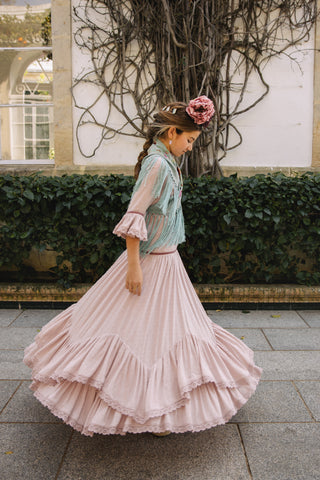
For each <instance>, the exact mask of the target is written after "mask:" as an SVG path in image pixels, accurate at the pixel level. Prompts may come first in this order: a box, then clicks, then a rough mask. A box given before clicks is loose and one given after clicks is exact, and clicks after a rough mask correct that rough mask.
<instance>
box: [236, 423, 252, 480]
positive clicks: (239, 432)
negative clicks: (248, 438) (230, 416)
mask: <svg viewBox="0 0 320 480" xmlns="http://www.w3.org/2000/svg"><path fill="white" fill-rule="evenodd" d="M237 432H238V435H239V438H240V443H241V448H242V451H243V454H244V458H245V460H246V465H247V470H248V474H249V478H250V479H251V480H253V476H252V471H251V467H250V463H249V459H248V456H247V452H246V448H245V446H244V442H243V438H242V435H241V430H240V427H239V424H237Z"/></svg>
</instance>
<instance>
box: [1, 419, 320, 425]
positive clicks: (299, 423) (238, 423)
mask: <svg viewBox="0 0 320 480" xmlns="http://www.w3.org/2000/svg"><path fill="white" fill-rule="evenodd" d="M2 423H6V422H2ZM228 423H232V424H233V425H248V424H249V425H279V424H281V425H314V424H315V423H320V422H318V421H315V422H314V421H312V420H308V421H304V422H303V421H301V420H300V421H299V420H297V421H294V422H289V421H288V422H283V421H282V422H281V421H279V422H275V421H273V422H255V421H252V420H247V421H246V420H243V421H241V420H237V421H236V422H235V421H232V420H229V422H228Z"/></svg>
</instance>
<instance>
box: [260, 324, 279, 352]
mask: <svg viewBox="0 0 320 480" xmlns="http://www.w3.org/2000/svg"><path fill="white" fill-rule="evenodd" d="M260 330H261V332H262V335H263V336H264V338H265V340H266V341H267V343H268V345H269V346H270V348H271V351H275V349H274V348H273V345H272V344H271V342H270V340H269V338H268V337H267V335H266V334H265V333H264V329H263V328H261V329H260Z"/></svg>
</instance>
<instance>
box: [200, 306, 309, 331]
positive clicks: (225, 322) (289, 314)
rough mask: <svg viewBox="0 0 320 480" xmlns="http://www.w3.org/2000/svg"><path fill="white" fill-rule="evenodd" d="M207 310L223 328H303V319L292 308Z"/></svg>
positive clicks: (304, 325) (213, 319)
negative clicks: (244, 310)
mask: <svg viewBox="0 0 320 480" xmlns="http://www.w3.org/2000/svg"><path fill="white" fill-rule="evenodd" d="M246 311H248V312H249V313H243V311H241V310H221V311H220V312H217V311H214V310H208V311H207V314H208V315H209V317H210V318H211V320H212V321H213V322H215V323H217V324H218V325H221V327H223V328H299V327H300V328H303V327H306V326H307V325H306V323H305V321H304V320H303V319H302V318H301V317H300V316H299V315H298V313H297V312H295V311H293V310H274V311H273V310H258V311H256V310H246Z"/></svg>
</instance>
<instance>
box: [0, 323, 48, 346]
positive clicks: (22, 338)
mask: <svg viewBox="0 0 320 480" xmlns="http://www.w3.org/2000/svg"><path fill="white" fill-rule="evenodd" d="M39 331H40V329H39V328H29V327H26V328H12V327H0V349H1V350H21V349H25V348H26V347H27V346H28V345H30V343H32V342H33V340H34V337H35V336H36V335H37V333H38V332H39Z"/></svg>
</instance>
